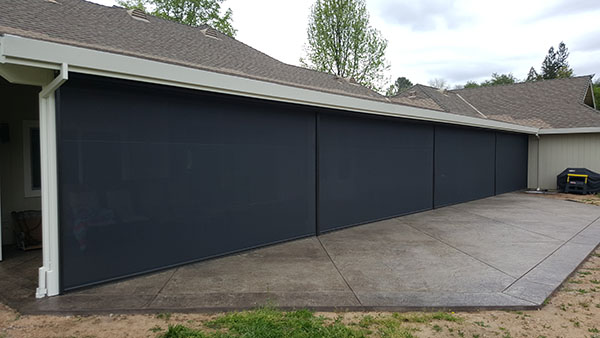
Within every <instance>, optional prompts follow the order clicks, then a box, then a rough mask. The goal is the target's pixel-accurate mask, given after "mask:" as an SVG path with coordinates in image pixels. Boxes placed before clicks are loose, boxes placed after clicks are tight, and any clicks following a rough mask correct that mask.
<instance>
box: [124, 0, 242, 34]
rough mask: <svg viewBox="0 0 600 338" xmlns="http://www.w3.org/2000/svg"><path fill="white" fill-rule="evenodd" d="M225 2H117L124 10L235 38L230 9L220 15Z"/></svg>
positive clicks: (170, 0) (165, 0) (196, 0)
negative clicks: (203, 26)
mask: <svg viewBox="0 0 600 338" xmlns="http://www.w3.org/2000/svg"><path fill="white" fill-rule="evenodd" d="M223 1H225V0H119V1H118V3H119V5H121V6H123V7H126V8H138V9H142V10H144V11H146V12H148V13H150V14H152V15H154V16H157V17H160V18H163V19H167V20H171V21H177V22H180V23H183V24H186V25H190V26H200V25H203V24H206V25H209V26H211V27H213V28H215V29H217V30H219V31H220V32H222V33H224V34H227V35H229V36H232V37H233V36H235V33H236V30H235V29H234V28H233V25H232V22H233V18H232V14H233V12H232V11H231V9H230V8H228V9H227V10H225V12H224V13H221V3H222V2H223Z"/></svg>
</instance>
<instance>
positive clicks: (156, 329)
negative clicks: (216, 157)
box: [0, 194, 600, 338]
mask: <svg viewBox="0 0 600 338" xmlns="http://www.w3.org/2000/svg"><path fill="white" fill-rule="evenodd" d="M563 195H564V194H563ZM544 196H546V197H549V198H560V195H559V194H555V195H544ZM562 198H563V199H564V198H565V196H563V197H562ZM566 198H569V199H578V201H580V202H584V203H588V201H587V199H590V198H593V199H594V200H596V201H595V202H594V203H591V204H595V203H600V198H599V197H597V196H592V197H590V196H589V195H588V196H581V198H582V199H585V200H579V198H578V196H577V195H566ZM598 205H600V204H598ZM421 314H422V313H421ZM421 314H420V313H406V314H402V317H403V318H411V316H416V317H418V316H419V315H421ZM317 315H323V316H324V317H326V318H328V322H333V321H334V320H335V319H336V318H337V319H338V320H341V321H342V322H343V323H344V324H346V325H348V326H349V327H356V328H359V327H365V326H366V327H367V328H368V325H365V322H373V321H377V320H381V321H385V320H386V319H390V318H393V317H394V314H392V313H388V312H370V313H367V312H365V313H362V312H360V313H358V312H324V313H317ZM451 315H452V316H453V317H457V318H458V321H447V320H436V319H429V320H425V321H422V322H418V321H412V320H406V322H405V323H401V324H400V325H402V326H403V327H402V328H401V330H396V331H395V332H397V334H390V335H385V334H382V332H381V331H378V330H376V329H374V330H372V331H370V332H368V333H367V336H373V337H379V336H391V337H469V338H478V337H479V338H481V337H502V338H510V337H533V338H544V337H547V338H550V337H552V338H554V337H569V338H570V337H589V338H600V250H596V251H595V252H594V253H593V254H592V255H591V256H590V257H589V258H588V259H587V261H586V262H585V263H583V264H582V266H581V267H580V268H579V269H578V270H577V271H576V272H575V273H574V274H573V275H572V276H571V277H570V278H569V279H568V280H567V282H565V284H564V285H563V286H562V287H561V288H560V289H559V291H557V292H556V293H555V294H554V295H553V296H552V297H551V298H550V299H549V300H547V304H546V305H545V306H544V307H543V308H542V309H540V310H532V311H478V312H457V313H451ZM219 316H222V314H212V315H207V314H166V313H163V314H158V315H96V316H21V315H19V314H18V313H16V312H15V311H13V310H12V309H10V308H8V307H6V306H3V305H1V304H0V337H1V338H8V337H27V338H42V337H43V338H46V337H88V338H91V337H111V338H112V337H157V336H159V335H160V334H162V333H164V332H165V331H166V330H167V328H168V326H169V325H175V324H182V325H185V326H187V327H190V328H194V329H201V330H203V331H204V330H206V331H205V332H210V330H209V329H206V327H205V326H204V323H206V322H207V321H209V320H212V319H215V318H217V317H219ZM396 318H397V317H396ZM366 319H368V320H366Z"/></svg>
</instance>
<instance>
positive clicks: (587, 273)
mask: <svg viewBox="0 0 600 338" xmlns="http://www.w3.org/2000/svg"><path fill="white" fill-rule="evenodd" d="M577 274H578V275H580V276H589V275H591V274H592V273H591V272H589V271H577Z"/></svg>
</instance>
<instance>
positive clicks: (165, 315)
mask: <svg viewBox="0 0 600 338" xmlns="http://www.w3.org/2000/svg"><path fill="white" fill-rule="evenodd" d="M156 318H158V319H164V320H169V319H171V314H170V313H168V312H164V313H159V314H157V315H156Z"/></svg>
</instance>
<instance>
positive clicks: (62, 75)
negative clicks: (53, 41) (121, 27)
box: [35, 63, 69, 298]
mask: <svg viewBox="0 0 600 338" xmlns="http://www.w3.org/2000/svg"><path fill="white" fill-rule="evenodd" d="M68 79H69V67H68V65H67V64H66V63H63V64H61V66H60V72H59V74H58V75H57V76H56V78H54V80H52V81H51V82H50V83H48V84H47V85H45V86H42V91H41V92H40V94H39V104H40V108H39V109H40V163H41V179H42V189H41V197H42V254H43V266H42V267H41V268H40V269H39V286H38V288H37V290H36V293H35V296H36V298H42V297H45V296H55V295H58V293H59V290H60V288H59V274H58V271H59V270H58V269H59V266H58V264H59V260H58V258H59V251H58V177H57V174H58V173H57V158H56V104H55V102H56V101H55V97H54V93H55V92H56V90H57V89H58V88H59V87H60V86H61V85H62V84H63V83H65V81H67V80H68Z"/></svg>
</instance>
